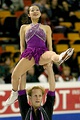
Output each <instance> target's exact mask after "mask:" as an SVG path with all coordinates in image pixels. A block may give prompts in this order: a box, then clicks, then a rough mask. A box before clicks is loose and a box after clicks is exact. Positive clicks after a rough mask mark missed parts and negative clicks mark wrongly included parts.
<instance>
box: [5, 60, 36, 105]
mask: <svg viewBox="0 0 80 120" xmlns="http://www.w3.org/2000/svg"><path fill="white" fill-rule="evenodd" d="M34 64H35V61H34V59H33V58H32V59H31V60H28V59H26V58H22V59H21V60H20V61H19V63H18V64H17V65H16V67H15V69H14V71H13V73H12V80H11V82H12V92H11V95H10V97H9V98H8V99H7V101H6V102H5V105H11V104H12V103H14V102H15V100H16V99H17V97H18V94H17V90H18V87H19V79H20V77H21V76H23V75H24V74H25V73H26V72H27V71H28V70H29V69H30V68H31V67H32V66H33V65H34ZM23 87H24V86H23Z"/></svg>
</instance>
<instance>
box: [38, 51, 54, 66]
mask: <svg viewBox="0 0 80 120" xmlns="http://www.w3.org/2000/svg"><path fill="white" fill-rule="evenodd" d="M55 54H56V53H55V52H53V51H46V52H45V53H43V54H42V55H41V57H40V60H39V65H44V64H47V63H49V62H52V59H51V57H52V56H53V55H55Z"/></svg>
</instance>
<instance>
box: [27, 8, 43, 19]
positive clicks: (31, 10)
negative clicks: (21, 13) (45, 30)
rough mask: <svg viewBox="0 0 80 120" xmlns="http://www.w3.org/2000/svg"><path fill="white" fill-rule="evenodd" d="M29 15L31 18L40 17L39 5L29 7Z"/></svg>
mask: <svg viewBox="0 0 80 120" xmlns="http://www.w3.org/2000/svg"><path fill="white" fill-rule="evenodd" d="M28 15H29V17H30V18H31V19H39V18H40V16H41V12H40V9H39V7H38V6H31V7H30V8H29V14H28Z"/></svg>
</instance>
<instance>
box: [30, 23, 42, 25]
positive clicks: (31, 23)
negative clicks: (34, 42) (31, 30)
mask: <svg viewBox="0 0 80 120" xmlns="http://www.w3.org/2000/svg"><path fill="white" fill-rule="evenodd" d="M39 24H40V23H36V24H34V23H31V26H37V25H39Z"/></svg>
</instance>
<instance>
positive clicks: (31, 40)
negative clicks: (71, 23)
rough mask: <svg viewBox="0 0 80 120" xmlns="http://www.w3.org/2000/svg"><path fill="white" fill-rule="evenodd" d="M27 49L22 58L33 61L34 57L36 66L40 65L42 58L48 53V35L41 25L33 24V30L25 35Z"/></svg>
mask: <svg viewBox="0 0 80 120" xmlns="http://www.w3.org/2000/svg"><path fill="white" fill-rule="evenodd" d="M25 40H26V45H27V48H26V49H25V51H24V52H23V53H22V54H21V58H28V59H29V60H31V58H32V57H33V58H34V60H35V63H36V64H39V59H40V56H41V55H42V54H43V53H44V52H45V51H48V48H47V47H46V34H45V32H44V31H43V29H41V28H40V23H37V24H36V25H34V24H31V28H30V29H29V30H28V31H27V33H26V35H25Z"/></svg>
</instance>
